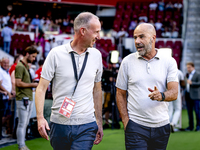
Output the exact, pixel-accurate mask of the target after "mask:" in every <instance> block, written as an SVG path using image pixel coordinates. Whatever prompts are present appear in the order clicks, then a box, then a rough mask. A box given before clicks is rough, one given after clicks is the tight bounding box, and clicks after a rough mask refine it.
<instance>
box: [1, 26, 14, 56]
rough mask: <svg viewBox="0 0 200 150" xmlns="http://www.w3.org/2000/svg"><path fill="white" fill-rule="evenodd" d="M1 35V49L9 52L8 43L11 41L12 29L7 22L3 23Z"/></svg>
mask: <svg viewBox="0 0 200 150" xmlns="http://www.w3.org/2000/svg"><path fill="white" fill-rule="evenodd" d="M1 36H2V37H3V50H4V51H5V52H6V53H8V54H9V53H10V44H11V41H12V38H11V37H12V36H13V31H12V29H11V28H10V27H9V26H8V24H6V25H5V27H4V28H3V29H2V31H1Z"/></svg>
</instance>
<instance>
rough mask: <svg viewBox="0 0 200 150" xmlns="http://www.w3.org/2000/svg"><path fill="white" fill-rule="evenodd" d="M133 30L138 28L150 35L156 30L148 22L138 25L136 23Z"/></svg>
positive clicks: (154, 33)
mask: <svg viewBox="0 0 200 150" xmlns="http://www.w3.org/2000/svg"><path fill="white" fill-rule="evenodd" d="M135 30H140V31H144V32H146V33H148V34H150V35H156V30H155V28H154V26H153V25H152V24H150V23H142V24H140V25H138V26H137V27H136V28H135Z"/></svg>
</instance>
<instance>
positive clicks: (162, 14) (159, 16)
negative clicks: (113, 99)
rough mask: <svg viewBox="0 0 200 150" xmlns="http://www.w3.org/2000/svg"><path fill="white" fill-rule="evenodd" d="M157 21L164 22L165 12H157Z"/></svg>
mask: <svg viewBox="0 0 200 150" xmlns="http://www.w3.org/2000/svg"><path fill="white" fill-rule="evenodd" d="M157 20H160V21H161V22H162V21H163V20H164V13H163V11H158V12H157Z"/></svg>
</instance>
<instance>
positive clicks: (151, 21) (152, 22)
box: [149, 19, 155, 27]
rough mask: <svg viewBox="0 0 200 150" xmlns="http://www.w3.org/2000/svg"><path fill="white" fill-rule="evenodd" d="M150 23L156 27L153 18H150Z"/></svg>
mask: <svg viewBox="0 0 200 150" xmlns="http://www.w3.org/2000/svg"><path fill="white" fill-rule="evenodd" d="M149 23H150V24H151V25H153V26H154V27H155V23H154V21H153V19H150V21H149Z"/></svg>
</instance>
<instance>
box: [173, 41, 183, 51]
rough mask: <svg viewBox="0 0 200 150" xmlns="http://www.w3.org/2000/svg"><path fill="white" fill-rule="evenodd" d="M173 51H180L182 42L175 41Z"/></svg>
mask: <svg viewBox="0 0 200 150" xmlns="http://www.w3.org/2000/svg"><path fill="white" fill-rule="evenodd" d="M174 49H182V42H181V41H175V42H174Z"/></svg>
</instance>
